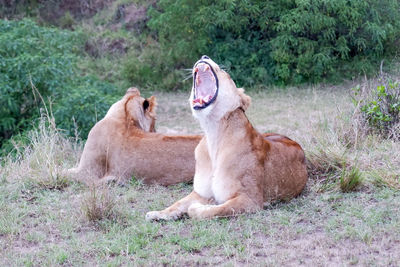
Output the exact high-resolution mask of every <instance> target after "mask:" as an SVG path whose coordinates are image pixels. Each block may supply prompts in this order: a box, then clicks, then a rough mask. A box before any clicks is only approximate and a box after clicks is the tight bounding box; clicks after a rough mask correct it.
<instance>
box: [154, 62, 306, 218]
mask: <svg viewBox="0 0 400 267" xmlns="http://www.w3.org/2000/svg"><path fill="white" fill-rule="evenodd" d="M190 103H191V108H192V112H193V115H194V117H196V118H197V119H198V121H199V122H200V125H201V127H202V129H203V131H204V133H205V136H204V137H203V139H202V140H201V141H200V143H199V145H198V146H197V147H196V150H195V159H196V170H195V176H194V181H193V191H192V193H190V194H189V195H188V196H186V197H185V198H183V199H181V200H179V201H178V202H176V203H175V204H173V205H172V206H170V207H169V208H166V209H164V210H162V211H152V212H148V213H147V214H146V219H147V220H160V219H161V220H171V219H177V218H179V217H181V216H182V215H183V214H185V213H187V214H188V215H189V217H193V218H198V219H203V218H212V217H222V216H232V215H235V214H238V213H243V212H252V211H256V210H260V209H262V207H263V204H264V203H265V202H271V201H276V200H288V199H291V198H293V197H295V196H297V195H299V194H300V193H301V191H302V190H303V188H304V186H305V184H306V182H307V179H308V176H307V170H306V165H305V156H304V152H303V150H302V148H301V147H300V145H299V144H297V143H296V142H294V141H292V140H290V139H289V138H287V137H285V136H281V135H278V134H266V135H262V134H260V133H258V132H257V131H256V130H255V129H254V128H253V126H252V125H251V124H250V122H249V120H248V119H247V117H246V114H245V110H246V109H247V107H248V106H249V105H250V97H249V96H247V95H245V94H244V92H243V89H238V88H237V87H236V85H235V83H234V82H233V80H232V79H231V78H230V76H229V74H228V73H226V72H225V71H223V70H221V69H220V68H219V66H218V65H217V64H216V63H215V62H214V61H212V60H211V59H210V58H208V57H207V56H203V57H202V58H201V59H200V60H199V61H198V62H197V63H196V64H195V66H194V67H193V88H192V93H191V96H190Z"/></svg>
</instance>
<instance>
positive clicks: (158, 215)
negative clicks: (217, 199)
mask: <svg viewBox="0 0 400 267" xmlns="http://www.w3.org/2000/svg"><path fill="white" fill-rule="evenodd" d="M208 202H209V200H208V199H206V198H203V197H201V196H200V195H199V194H197V193H196V192H195V191H192V192H191V193H190V194H189V195H187V196H186V197H184V198H182V199H181V200H179V201H177V202H175V203H174V204H173V205H172V206H170V207H168V208H166V209H164V210H161V211H150V212H148V213H147V214H146V220H147V221H154V220H176V219H178V218H180V217H182V215H183V214H185V213H187V210H188V207H189V206H190V205H193V204H194V203H198V204H207V203H208Z"/></svg>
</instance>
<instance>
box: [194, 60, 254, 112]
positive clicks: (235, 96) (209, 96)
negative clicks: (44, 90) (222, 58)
mask: <svg viewBox="0 0 400 267" xmlns="http://www.w3.org/2000/svg"><path fill="white" fill-rule="evenodd" d="M192 74H193V87H192V92H191V95H190V105H191V108H192V112H193V114H194V115H195V116H196V117H198V116H204V115H205V116H208V115H213V116H218V117H220V116H224V115H225V114H226V113H228V112H230V111H233V110H235V109H237V108H239V107H241V108H243V109H244V110H246V109H247V108H248V106H249V105H250V102H251V99H250V97H249V96H247V95H246V94H244V90H243V89H242V88H237V87H236V84H235V82H234V81H233V80H232V79H231V77H230V75H229V74H228V73H227V72H225V71H224V70H222V69H221V68H220V67H219V66H218V64H216V63H215V62H214V61H213V60H211V59H210V58H209V57H208V56H202V57H201V59H200V60H198V61H197V62H196V63H195V64H194V67H193V72H192Z"/></svg>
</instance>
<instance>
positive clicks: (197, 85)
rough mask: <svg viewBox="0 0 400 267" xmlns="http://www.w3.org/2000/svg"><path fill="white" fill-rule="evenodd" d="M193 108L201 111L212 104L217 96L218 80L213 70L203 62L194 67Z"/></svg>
mask: <svg viewBox="0 0 400 267" xmlns="http://www.w3.org/2000/svg"><path fill="white" fill-rule="evenodd" d="M193 90H194V94H193V108H194V109H203V108H206V107H207V106H208V105H210V104H211V103H213V102H214V101H215V99H216V98H217V95H218V78H217V75H215V72H214V69H213V68H212V67H211V65H210V64H209V63H207V62H205V61H200V62H198V63H197V64H196V65H195V66H194V74H193Z"/></svg>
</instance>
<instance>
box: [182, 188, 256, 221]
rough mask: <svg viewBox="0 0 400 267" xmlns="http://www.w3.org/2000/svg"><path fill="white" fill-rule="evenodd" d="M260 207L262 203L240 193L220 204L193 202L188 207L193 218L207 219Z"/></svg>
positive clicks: (252, 210)
mask: <svg viewBox="0 0 400 267" xmlns="http://www.w3.org/2000/svg"><path fill="white" fill-rule="evenodd" d="M260 209H262V203H261V204H258V203H256V202H255V201H253V200H252V199H250V198H249V197H248V196H247V195H244V194H241V195H238V196H236V197H234V198H231V199H229V200H227V201H226V202H225V203H223V204H220V205H204V204H201V203H193V204H192V205H190V207H189V208H188V214H189V217H191V218H195V219H209V218H213V217H228V216H234V215H237V214H240V213H245V212H254V211H257V210H260Z"/></svg>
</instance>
